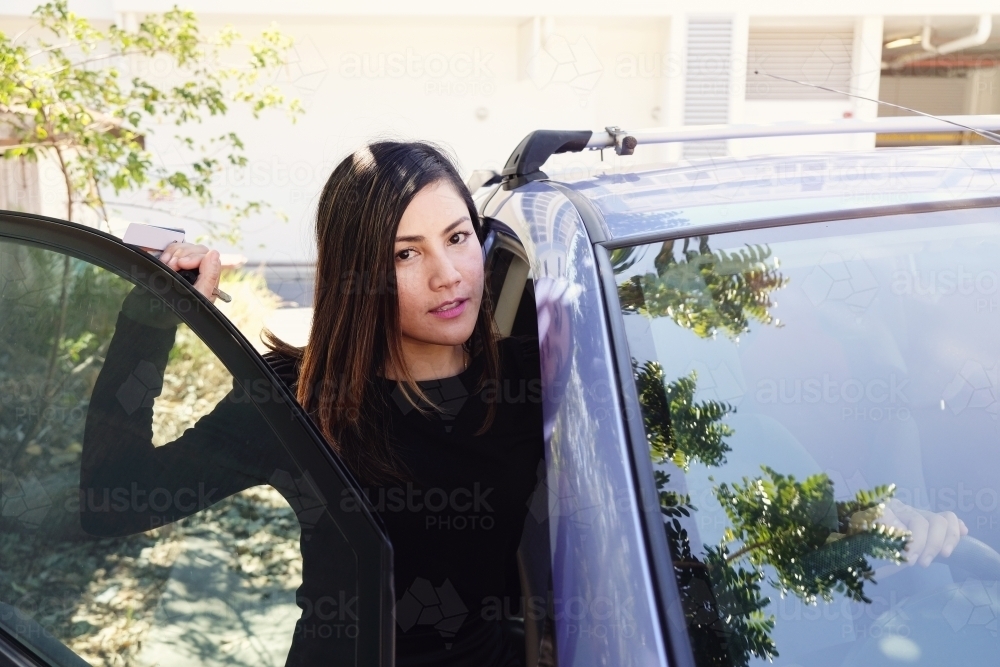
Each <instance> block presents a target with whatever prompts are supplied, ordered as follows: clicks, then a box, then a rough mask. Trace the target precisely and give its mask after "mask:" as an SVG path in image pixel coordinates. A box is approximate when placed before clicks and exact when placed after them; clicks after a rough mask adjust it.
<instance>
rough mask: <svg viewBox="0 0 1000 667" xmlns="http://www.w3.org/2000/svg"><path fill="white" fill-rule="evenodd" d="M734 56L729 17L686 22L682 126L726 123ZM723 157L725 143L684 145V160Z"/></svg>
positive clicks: (712, 142)
mask: <svg viewBox="0 0 1000 667" xmlns="http://www.w3.org/2000/svg"><path fill="white" fill-rule="evenodd" d="M732 55H733V21H732V18H731V17H726V16H722V17H694V16H693V17H691V18H690V19H688V35H687V76H686V79H685V81H684V124H685V125H715V124H719V123H728V122H729V84H730V71H731V69H732ZM725 154H726V142H724V141H709V142H704V141H703V142H698V143H690V144H684V157H685V158H699V157H716V156H721V155H725Z"/></svg>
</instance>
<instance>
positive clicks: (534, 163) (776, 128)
mask: <svg viewBox="0 0 1000 667" xmlns="http://www.w3.org/2000/svg"><path fill="white" fill-rule="evenodd" d="M956 124H959V125H966V126H970V127H974V128H977V129H982V130H1000V114H998V115H981V116H942V117H940V118H929V117H926V116H891V117H882V118H877V119H875V120H857V119H845V120H829V121H813V122H786V123H766V124H760V125H690V126H687V127H670V128H650V129H645V130H636V131H634V132H628V131H625V130H622V129H621V128H619V127H617V126H614V125H612V126H608V127H606V128H604V130H603V131H598V132H592V131H590V130H580V131H575V132H574V131H566V130H535V131H534V132H532V133H530V134H529V135H528V136H526V137H525V138H524V139H523V140H522V141H521V143H520V144H518V147H517V148H516V149H515V150H514V152H513V153H511V156H510V158H509V159H508V160H507V164H506V165H505V166H504V169H503V188H504V190H513V189H514V188H517V187H520V186H522V185H524V184H525V183H529V182H531V181H537V180H540V179H543V178H548V176H547V175H546V174H545V172H543V171H542V170H541V167H542V165H543V164H545V162H546V160H548V159H549V158H550V157H551V156H552V155H553V154H555V153H579V152H582V151H583V150H598V149H603V148H614V149H615V152H616V153H617V154H618V155H631V154H632V152H633V151H634V150H635V147H636V146H638V145H643V144H667V143H677V142H689V141H692V142H693V141H719V140H725V139H754V138H762V137H794V136H808V135H818V134H862V133H868V132H875V133H891V134H897V133H902V132H945V131H949V130H951V131H954V130H955V127H956Z"/></svg>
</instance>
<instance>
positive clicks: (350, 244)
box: [264, 141, 500, 483]
mask: <svg viewBox="0 0 1000 667" xmlns="http://www.w3.org/2000/svg"><path fill="white" fill-rule="evenodd" d="M440 182H446V183H449V184H451V185H452V186H453V187H454V188H455V190H456V191H457V192H458V193H459V195H461V197H462V199H463V200H464V201H465V205H466V207H467V208H468V209H469V218H470V219H471V220H472V225H473V227H474V229H475V231H476V235H477V236H478V237H479V240H480V242H482V240H483V231H482V223H481V221H480V219H479V215H478V214H477V212H476V207H475V204H473V202H472V197H471V196H470V194H469V191H468V188H466V187H465V183H463V182H462V179H461V177H460V176H459V174H458V171H457V169H456V168H455V166H454V164H453V163H452V161H451V160H450V159H449V158H448V157H447V156H446V155H445V153H444V152H443V151H442V150H441V149H440V148H438V147H437V146H435V145H433V144H430V143H427V142H405V143H404V142H396V141H379V142H375V143H372V144H369V145H368V146H366V147H364V148H362V149H360V150H358V151H356V152H355V153H353V154H352V155H350V156H348V157H346V158H344V159H343V160H342V161H341V162H340V164H338V165H337V167H336V168H335V169H334V170H333V173H332V174H331V175H330V178H329V180H328V181H327V182H326V186H325V187H324V188H323V194H322V195H321V196H320V200H319V207H318V211H317V214H316V246H317V261H316V287H315V299H314V312H313V320H312V328H311V331H310V335H309V343H308V344H307V345H306V347H304V348H297V347H294V346H291V345H288V344H287V343H285V342H283V341H281V340H279V339H278V338H276V337H275V336H274V335H273V334H271V333H270V332H265V334H264V337H265V342H266V343H267V345H268V346H269V347H270V348H271V349H272V350H274V351H276V352H278V353H281V354H285V355H288V356H292V357H294V358H297V359H299V379H298V385H297V389H296V397H297V398H298V401H299V403H301V404H302V407H303V408H304V409H305V410H306V412H307V413H308V414H309V415H310V416H311V417H312V418H313V419H314V420H315V422H316V423H317V424H318V425H319V428H320V431H322V433H323V435H324V436H325V437H326V438H327V440H328V441H329V442H330V444H331V445H332V446H333V448H334V449H335V450H336V452H337V453H338V454H339V455H340V456H341V458H343V459H344V461H345V462H346V463H347V465H348V466H349V467H350V468H351V470H352V472H354V474H355V475H356V476H358V477H359V478H361V479H362V480H364V481H366V482H369V483H380V482H385V481H389V480H392V479H396V480H402V479H408V478H409V473H408V471H407V470H406V467H405V466H404V465H403V463H402V461H401V460H400V459H399V457H398V455H397V454H396V452H395V451H394V447H393V444H392V443H391V442H390V441H389V437H388V431H387V430H386V429H387V424H388V421H389V420H388V413H387V411H388V409H389V407H388V404H387V402H386V401H385V400H384V397H383V396H382V395H381V394H380V393H379V392H378V391H376V389H377V382H376V381H375V376H376V375H377V374H378V373H379V372H381V371H382V369H384V368H386V367H387V366H388V367H391V368H393V369H394V370H398V372H399V373H401V374H402V375H403V378H402V380H401V383H402V384H401V387H402V389H403V394H404V395H405V396H406V397H407V399H408V400H410V401H411V402H413V403H414V405H415V406H416V407H417V408H418V409H420V410H422V411H424V410H426V408H425V407H423V406H431V407H432V408H438V406H436V405H435V404H434V402H433V401H431V400H429V399H428V398H427V396H426V395H425V394H424V392H423V391H422V390H421V389H420V387H419V385H418V384H417V382H416V380H414V379H413V377H412V376H411V375H410V373H409V370H408V369H407V368H406V364H405V363H404V362H403V348H402V331H401V330H400V324H399V304H398V301H397V290H396V270H395V262H394V254H395V253H394V248H395V238H396V230H397V228H398V227H399V221H400V219H401V218H402V217H403V212H404V211H405V210H406V207H407V206H408V205H409V204H410V202H411V201H412V200H413V197H414V196H415V195H416V194H417V193H418V192H420V191H421V190H422V189H423V188H425V187H427V186H429V185H432V184H436V183H440ZM486 284H488V280H487V281H484V285H486ZM496 331H497V329H496V325H495V323H494V321H493V308H492V304H491V302H490V296H489V290H487V289H484V290H483V297H482V305H481V306H480V309H479V316H478V318H477V319H476V326H475V329H474V330H473V334H472V337H471V338H470V339H469V340H468V341H466V343H465V347H466V350H467V351H468V352H469V354H470V355H476V354H482V355H483V356H484V357H485V364H484V368H483V372H482V374H481V376H480V377H479V380H478V384H477V387H476V390H477V391H478V390H479V389H482V388H483V387H485V386H487V383H489V382H490V381H495V380H497V379H499V375H500V360H499V350H498V347H499V346H498V345H497V333H496ZM414 396H415V397H417V400H419V401H422V402H423V406H422V405H419V404H417V403H416V401H414V399H413V397H414ZM438 409H439V408H438ZM494 414H495V406H494V404H493V403H492V402H491V403H490V404H489V406H488V409H487V414H486V418H485V420H484V423H483V425H482V427H481V428H480V429H479V431H478V432H477V433H480V434H481V433H483V432H485V431H486V430H487V429H488V428H489V427H490V425H491V424H492V421H493V417H494Z"/></svg>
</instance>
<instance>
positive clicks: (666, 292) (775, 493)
mask: <svg viewBox="0 0 1000 667" xmlns="http://www.w3.org/2000/svg"><path fill="white" fill-rule="evenodd" d="M638 252H639V249H637V248H626V249H620V250H615V251H614V252H613V253H612V256H611V261H612V266H613V267H614V269H615V272H616V273H623V272H625V271H627V270H629V269H630V268H631V267H632V266H634V265H635V263H636V262H637V261H638V259H639V257H640V256H639V255H638ZM653 266H654V268H655V273H654V272H647V273H645V274H641V275H633V276H632V277H630V278H629V279H628V280H625V281H624V282H622V283H620V285H619V299H620V300H621V306H622V310H623V311H624V312H626V313H641V314H643V315H645V316H647V317H650V318H657V317H668V318H670V319H671V320H673V321H674V322H675V323H676V324H677V325H678V326H680V327H683V328H685V329H688V330H690V331H692V332H693V333H694V334H695V335H697V336H699V337H701V338H709V337H714V336H715V335H716V333H717V332H719V331H721V332H722V333H724V334H725V335H726V336H727V337H728V338H732V339H738V337H739V336H740V335H741V334H743V333H745V332H747V331H749V326H750V324H749V323H750V320H754V321H757V322H759V323H761V324H764V325H771V326H780V323H779V322H778V321H777V319H775V318H774V317H772V315H771V313H770V310H769V309H770V308H771V307H772V306H773V305H774V304H773V302H772V300H771V294H772V293H773V292H774V291H775V290H777V289H780V288H781V287H783V286H785V285H786V284H787V282H788V280H787V278H785V277H784V276H782V275H781V273H780V272H779V271H778V261H777V259H776V258H773V257H772V255H771V251H770V249H769V248H766V247H762V246H754V247H750V246H748V247H747V248H745V249H743V250H740V251H737V252H732V253H727V252H724V251H719V252H712V250H711V249H710V248H709V244H708V237H701V238H699V239H698V247H697V249H692V248H691V247H690V239H685V240H684V241H683V245H682V247H681V248H680V257H679V258H678V257H675V242H674V241H666V242H664V243H663V244H662V246H661V247H660V250H659V252H658V253H657V255H656V257H655V258H654V261H653ZM632 371H633V375H634V377H635V382H636V389H637V391H638V394H639V403H640V406H641V409H642V415H643V422H644V426H645V430H646V437H647V440H648V444H649V450H650V455H651V457H652V459H653V462H654V463H655V464H657V465H658V466H659V467H660V469H657V470H656V471H655V472H654V475H655V480H656V486H657V492H658V495H659V500H660V508H661V511H662V513H663V517H664V528H665V530H666V535H667V543H668V545H669V548H670V552H671V558H672V559H673V563H674V573H675V575H676V578H677V583H678V589H679V591H680V594H681V599H682V603H683V607H684V612H685V615H686V617H687V622H688V630H689V634H690V637H691V642H692V648H693V650H694V653H695V657H696V659H697V662H698V664H699V665H702V666H709V665H710V666H712V667H731V666H733V665H738V666H740V667H743V666H745V665H748V664H749V662H750V660H751V658H753V657H757V658H762V659H772V658H774V657H776V656H777V655H778V649H777V647H776V646H775V643H774V640H773V639H772V637H771V632H772V631H773V629H774V623H775V619H774V617H773V616H771V615H768V614H767V613H766V609H767V606H768V605H769V604H770V599H768V598H767V597H765V596H764V594H763V592H762V590H761V583H762V582H763V581H764V580H765V579H768V578H770V583H771V584H772V585H773V586H774V587H776V588H777V589H778V590H780V591H781V592H782V593H786V592H787V593H791V594H793V595H795V596H797V597H798V598H799V599H801V600H802V601H803V602H805V603H807V604H815V603H816V602H817V600H818V599H819V598H822V599H823V600H825V601H830V600H832V599H833V596H834V594H835V593H839V594H843V595H845V596H847V597H849V598H850V599H852V600H856V601H862V602H868V601H869V600H868V598H867V597H866V596H865V593H864V584H865V582H869V581H873V580H874V575H873V570H872V568H871V565H870V564H869V559H872V558H880V559H886V560H890V561H894V562H902V560H903V555H902V550H903V548H904V547H905V545H906V534H905V533H902V532H900V531H895V530H893V529H891V528H888V527H886V526H884V525H881V524H879V523H878V522H877V519H878V518H879V517H880V516H881V513H882V509H883V507H884V503H885V502H886V501H887V500H888V499H889V498H890V497H891V496H892V493H893V488H892V487H891V486H889V487H878V488H876V489H873V490H871V491H861V492H859V493H858V494H857V495H856V497H855V498H854V499H853V500H851V501H849V502H837V501H835V500H834V488H833V483H832V482H831V481H830V479H829V477H827V476H826V475H824V474H817V475H812V476H810V477H808V478H807V479H805V480H803V481H801V482H800V481H798V480H796V479H795V478H794V477H791V476H785V475H782V474H780V473H778V472H776V471H774V470H772V469H770V468H766V467H764V468H762V472H763V473H764V474H763V475H762V476H760V477H755V478H744V479H743V481H742V483H741V484H732V485H729V484H720V485H718V486H716V487H714V495H715V498H716V500H718V502H719V503H720V504H721V505H722V507H723V508H724V509H725V512H726V515H727V518H728V519H729V522H730V526H729V527H728V528H727V529H726V530H725V531H724V533H723V537H722V539H721V540H720V542H719V543H718V544H714V545H704V546H703V548H702V549H701V550H700V553H699V550H696V549H694V548H693V546H692V544H691V539H690V536H689V534H688V532H687V530H686V529H685V528H684V525H683V524H682V523H681V520H682V518H683V517H688V516H691V514H692V512H695V511H697V508H696V507H695V506H694V505H693V504H692V503H691V499H690V497H689V496H687V495H684V494H681V493H679V492H677V491H675V490H673V489H671V488H670V474H669V473H668V472H666V471H664V470H663V469H662V468H663V466H665V465H670V464H672V465H673V466H676V467H677V468H679V469H680V470H682V471H687V470H689V469H690V467H691V465H694V464H698V465H704V466H708V467H719V466H723V465H725V463H726V454H727V453H728V452H730V451H731V448H730V445H729V444H728V442H727V440H726V439H727V438H729V437H731V436H732V435H733V434H734V431H733V428H732V427H731V426H730V425H728V424H726V423H725V422H724V419H725V418H726V416H727V415H729V414H731V413H733V412H735V411H736V408H735V407H734V406H732V405H730V404H729V403H726V402H723V401H711V400H709V401H696V400H695V398H694V397H695V393H696V391H697V381H698V376H697V374H696V373H694V372H692V373H690V374H689V375H687V376H684V377H681V378H678V379H676V380H673V381H670V382H668V381H667V380H666V379H665V377H664V372H663V368H662V367H661V366H660V364H658V363H657V362H655V361H647V362H645V363H644V364H642V365H641V366H640V365H639V364H638V362H637V361H636V360H634V359H633V360H632Z"/></svg>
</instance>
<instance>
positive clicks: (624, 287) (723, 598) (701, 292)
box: [611, 209, 1000, 667]
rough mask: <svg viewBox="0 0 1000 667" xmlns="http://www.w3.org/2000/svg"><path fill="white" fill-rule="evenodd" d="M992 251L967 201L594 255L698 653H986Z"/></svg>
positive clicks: (825, 656) (901, 657) (842, 656)
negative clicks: (939, 544) (943, 542)
mask: <svg viewBox="0 0 1000 667" xmlns="http://www.w3.org/2000/svg"><path fill="white" fill-rule="evenodd" d="M998 251H1000V225H998V224H997V210H996V209H970V210H958V211H939V212H929V213H922V214H912V215H900V216H892V217H884V218H876V219H865V220H855V221H840V222H835V223H823V224H815V225H800V226H794V227H784V228H778V229H763V230H755V231H746V232H738V233H729V234H715V235H706V236H702V237H696V238H678V239H670V240H666V241H661V242H656V243H649V244H643V245H637V246H634V247H627V248H621V249H618V250H615V251H613V252H612V253H611V263H612V266H613V267H614V271H615V276H616V281H617V287H618V298H619V302H620V304H619V305H620V308H621V311H622V317H623V318H624V328H625V332H626V338H627V346H628V353H629V356H630V357H631V361H632V364H633V368H632V375H633V378H632V379H633V381H634V383H635V384H634V388H635V394H636V395H637V396H638V400H639V404H640V407H641V412H642V416H643V421H644V425H645V431H646V433H645V435H646V442H644V443H642V444H641V445H639V446H642V447H644V448H648V450H649V453H650V455H651V456H652V458H653V461H654V475H655V478H656V479H655V481H656V486H657V487H658V490H659V497H660V505H661V511H662V513H663V516H664V528H665V530H666V533H667V542H668V544H669V549H670V552H671V553H670V555H671V557H672V559H673V568H674V574H675V575H676V579H677V584H678V589H679V592H680V596H681V602H682V604H683V606H684V611H685V616H686V618H687V625H688V633H689V636H690V640H691V645H692V647H693V650H694V653H695V658H696V662H697V663H698V664H699V665H749V664H765V663H766V662H768V661H769V660H772V661H774V663H775V664H778V665H804V664H808V665H830V666H833V665H837V666H841V665H842V666H845V667H846V666H848V665H850V666H856V665H890V664H892V665H896V664H915V665H931V664H980V663H986V662H989V661H992V660H994V659H995V656H996V655H997V651H998V649H1000V639H998V636H997V632H996V623H997V618H1000V602H998V598H997V594H996V590H997V589H996V586H997V583H996V581H997V579H1000V568H998V567H997V564H998V563H1000V556H998V555H997V552H996V549H998V548H1000V538H998V535H1000V533H998V531H997V526H998V525H1000V503H998V493H997V487H996V480H997V479H998V472H1000V453H998V452H1000V449H998V448H997V446H996V443H997V434H998V432H1000V431H998V428H997V416H998V414H1000V389H998V388H1000V383H998V379H997V369H998V360H1000V337H998V336H997V331H998V325H1000V307H998V305H997V304H998V302H1000V252H998ZM952 513H953V515H954V517H955V518H957V519H960V520H961V521H963V522H964V523H965V525H966V527H967V528H968V531H969V532H968V535H967V536H966V537H965V538H963V539H962V540H960V544H959V547H958V548H956V550H955V552H954V553H953V554H952V555H951V557H950V558H948V557H944V555H943V554H942V555H941V557H939V558H936V559H935V560H933V561H932V562H930V563H929V564H922V563H918V564H915V565H912V566H907V565H905V564H900V560H901V557H902V556H904V555H905V554H904V549H906V548H907V547H908V546H909V547H913V548H917V546H916V545H915V542H917V541H918V538H917V535H918V534H919V530H918V529H919V524H920V523H921V522H925V523H926V524H930V523H931V522H932V521H937V519H936V518H935V517H938V518H941V517H944V518H948V517H949V515H951V514H952ZM927 539H932V538H930V537H928V538H927ZM920 541H922V540H920Z"/></svg>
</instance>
